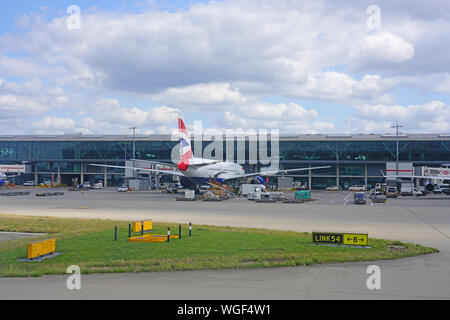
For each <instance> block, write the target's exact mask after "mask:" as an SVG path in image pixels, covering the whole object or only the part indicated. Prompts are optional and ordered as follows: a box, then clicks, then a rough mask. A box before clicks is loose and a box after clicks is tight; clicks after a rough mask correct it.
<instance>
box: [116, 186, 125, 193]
mask: <svg viewBox="0 0 450 320" xmlns="http://www.w3.org/2000/svg"><path fill="white" fill-rule="evenodd" d="M117 191H119V192H127V191H128V188H127V187H126V186H120V187H119V189H118V190H117Z"/></svg>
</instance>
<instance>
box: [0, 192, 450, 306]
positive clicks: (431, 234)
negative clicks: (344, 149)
mask: <svg viewBox="0 0 450 320" xmlns="http://www.w3.org/2000/svg"><path fill="white" fill-rule="evenodd" d="M33 192H37V191H33ZM176 196H179V195H168V194H163V193H161V192H157V191H151V192H131V193H119V192H117V190H116V189H104V190H90V191H87V192H84V193H80V192H67V191H66V193H65V195H64V196H63V197H46V198H39V197H35V196H34V194H33V193H32V194H31V195H29V196H22V197H2V199H1V200H2V206H1V208H0V214H18V215H35V216H58V217H78V218H103V219H121V220H128V221H134V220H141V219H153V221H159V222H177V223H187V222H192V223H193V224H194V226H195V224H210V225H221V226H237V227H254V228H265V229H277V230H292V231H300V232H312V231H330V232H331V231H333V232H361V233H368V234H369V237H370V238H385V239H392V240H401V241H406V242H412V243H417V244H422V245H426V246H431V247H434V248H437V249H439V250H440V252H439V253H436V254H432V255H426V256H419V257H412V258H405V259H400V260H392V261H372V262H358V263H346V264H334V265H317V266H311V267H296V268H273V269H251V270H214V271H189V272H158V273H141V274H107V275H82V276H81V285H82V289H81V290H68V289H67V288H66V280H67V277H68V275H67V276H65V275H63V276H45V277H42V278H30V279H27V278H26V279H5V278H3V279H0V299H164V300H165V299H181V300H186V299H189V300H191V299H257V300H259V299H449V298H450V196H446V195H429V196H427V197H425V198H411V197H405V198H399V199H388V202H387V203H386V204H384V203H381V204H378V203H377V204H371V203H370V202H368V203H367V204H366V205H354V204H353V203H352V193H350V192H346V191H341V192H325V191H313V195H312V197H313V199H314V201H311V202H308V203H303V204H283V203H254V202H252V201H248V200H246V199H245V198H236V199H231V200H227V201H225V202H202V201H192V202H190V201H189V202H185V201H175V197H176ZM370 265H377V266H379V267H380V270H381V289H379V290H378V289H372V290H370V289H369V288H368V287H367V284H366V283H367V279H368V278H369V276H370V274H368V273H367V268H368V267H369V266H370Z"/></svg>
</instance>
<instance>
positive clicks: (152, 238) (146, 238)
mask: <svg viewBox="0 0 450 320" xmlns="http://www.w3.org/2000/svg"><path fill="white" fill-rule="evenodd" d="M170 239H178V235H170ZM128 241H129V242H167V236H165V235H161V234H144V235H143V236H137V237H131V238H128Z"/></svg>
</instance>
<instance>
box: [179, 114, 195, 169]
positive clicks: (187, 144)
mask: <svg viewBox="0 0 450 320" xmlns="http://www.w3.org/2000/svg"><path fill="white" fill-rule="evenodd" d="M178 131H179V133H180V158H179V160H178V169H180V171H186V170H187V169H188V168H189V165H190V164H191V159H192V147H191V138H190V136H189V132H188V131H187V130H186V126H185V125H184V121H183V119H181V118H180V119H178Z"/></svg>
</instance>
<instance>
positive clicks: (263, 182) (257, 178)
mask: <svg viewBox="0 0 450 320" xmlns="http://www.w3.org/2000/svg"><path fill="white" fill-rule="evenodd" d="M256 181H257V182H258V183H259V184H262V185H266V180H265V179H264V178H263V177H261V176H257V177H256Z"/></svg>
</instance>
